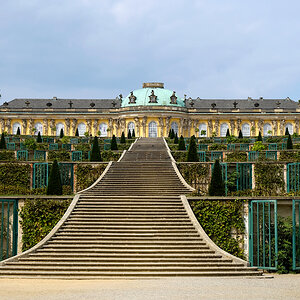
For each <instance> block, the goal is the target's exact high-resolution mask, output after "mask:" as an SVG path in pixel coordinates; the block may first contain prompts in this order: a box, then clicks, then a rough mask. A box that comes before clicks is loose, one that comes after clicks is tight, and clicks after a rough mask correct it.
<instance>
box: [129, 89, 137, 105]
mask: <svg viewBox="0 0 300 300" xmlns="http://www.w3.org/2000/svg"><path fill="white" fill-rule="evenodd" d="M128 99H129V102H128V103H129V104H135V103H136V96H134V95H133V92H130V96H129V97H128Z"/></svg>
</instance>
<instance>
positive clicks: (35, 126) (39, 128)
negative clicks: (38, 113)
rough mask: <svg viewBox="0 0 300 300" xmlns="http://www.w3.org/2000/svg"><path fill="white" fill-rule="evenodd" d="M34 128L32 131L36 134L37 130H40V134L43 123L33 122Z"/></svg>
mask: <svg viewBox="0 0 300 300" xmlns="http://www.w3.org/2000/svg"><path fill="white" fill-rule="evenodd" d="M34 128H35V133H34V134H35V135H38V134H39V132H40V134H41V135H43V125H42V123H40V122H37V123H35V125H34Z"/></svg>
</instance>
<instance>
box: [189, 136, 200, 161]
mask: <svg viewBox="0 0 300 300" xmlns="http://www.w3.org/2000/svg"><path fill="white" fill-rule="evenodd" d="M187 161H193V162H198V161H199V157H198V153H197V145H196V138H195V136H194V135H193V136H192V137H191V139H190V144H189V148H188V153H187Z"/></svg>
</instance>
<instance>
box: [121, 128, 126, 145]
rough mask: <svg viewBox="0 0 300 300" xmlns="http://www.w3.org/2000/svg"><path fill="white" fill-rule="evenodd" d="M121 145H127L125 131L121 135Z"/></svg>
mask: <svg viewBox="0 0 300 300" xmlns="http://www.w3.org/2000/svg"><path fill="white" fill-rule="evenodd" d="M120 143H121V144H125V143H126V140H125V134H124V131H123V132H122V134H121V139H120Z"/></svg>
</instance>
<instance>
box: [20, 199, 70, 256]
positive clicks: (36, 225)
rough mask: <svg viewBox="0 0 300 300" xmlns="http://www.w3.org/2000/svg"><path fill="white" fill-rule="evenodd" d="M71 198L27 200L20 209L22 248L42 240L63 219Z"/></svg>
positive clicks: (26, 248)
mask: <svg viewBox="0 0 300 300" xmlns="http://www.w3.org/2000/svg"><path fill="white" fill-rule="evenodd" d="M70 202H71V200H44V199H37V200H25V203H24V206H23V207H22V208H21V211H20V217H21V220H20V223H21V226H22V231H23V236H22V242H23V246H22V250H23V251H25V250H28V249H29V248H31V247H33V246H34V245H36V244H37V243H38V242H40V241H41V240H42V239H43V238H44V237H45V236H46V235H47V234H48V233H49V232H50V231H51V230H52V228H53V227H54V226H55V224H56V223H57V222H58V221H59V220H60V219H61V217H62V216H63V215H64V213H65V211H66V210H67V208H68V206H69V205H70Z"/></svg>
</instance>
